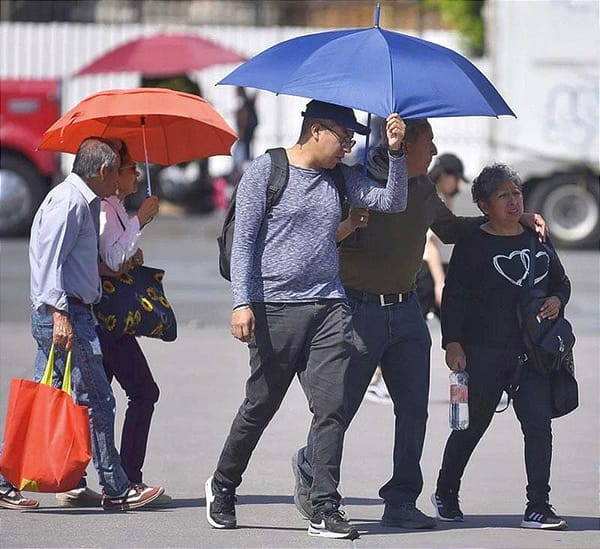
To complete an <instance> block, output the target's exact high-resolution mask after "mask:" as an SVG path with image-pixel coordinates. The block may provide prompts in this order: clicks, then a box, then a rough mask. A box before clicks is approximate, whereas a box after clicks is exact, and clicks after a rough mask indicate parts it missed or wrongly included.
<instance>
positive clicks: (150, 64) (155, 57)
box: [76, 34, 246, 77]
mask: <svg viewBox="0 0 600 549" xmlns="http://www.w3.org/2000/svg"><path fill="white" fill-rule="evenodd" d="M245 59H246V58H245V57H244V56H242V55H240V54H239V53H237V52H235V51H233V50H230V49H228V48H226V47H224V46H221V45H220V44H217V43H216V42H213V41H211V40H207V39H206V38H201V37H200V36H194V35H190V34H157V35H154V36H143V37H141V38H137V39H135V40H131V41H129V42H126V43H125V44H122V45H121V46H118V47H116V48H115V49H114V50H110V51H109V52H108V53H105V54H104V55H101V56H100V57H98V58H97V59H95V60H94V61H92V62H91V63H90V64H89V65H86V66H84V67H83V68H81V69H79V71H77V73H76V76H80V75H84V74H94V73H104V72H140V73H142V74H143V75H145V76H156V77H160V76H171V75H173V74H181V73H186V72H189V71H193V70H200V69H204V68H206V67H210V66H212V65H222V64H225V63H239V62H241V61H245Z"/></svg>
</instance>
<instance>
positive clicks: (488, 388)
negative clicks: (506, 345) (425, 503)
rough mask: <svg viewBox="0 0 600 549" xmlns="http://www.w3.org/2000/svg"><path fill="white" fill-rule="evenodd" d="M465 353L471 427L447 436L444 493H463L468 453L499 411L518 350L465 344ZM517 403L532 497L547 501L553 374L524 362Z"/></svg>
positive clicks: (442, 479)
mask: <svg viewBox="0 0 600 549" xmlns="http://www.w3.org/2000/svg"><path fill="white" fill-rule="evenodd" d="M465 354H466V356H467V371H468V372H469V376H470V379H469V428H468V429H466V430H464V431H452V433H451V434H450V437H449V438H448V441H447V442H446V448H445V450H444V457H443V461H442V468H441V470H440V473H439V476H438V481H437V489H438V491H439V492H441V493H444V492H448V491H454V492H456V493H458V490H459V488H460V480H461V478H462V475H463V473H464V470H465V467H466V466H467V463H468V461H469V458H470V457H471V454H472V453H473V450H475V446H477V443H478V442H479V440H480V439H481V437H482V436H483V434H484V433H485V431H486V429H487V428H488V426H489V424H490V423H491V421H492V418H493V417H494V412H495V410H496V406H497V405H498V403H499V402H500V398H501V397H502V391H503V389H504V387H506V386H507V383H508V382H509V381H510V379H511V377H512V369H513V368H514V365H515V358H514V353H511V352H508V351H505V350H497V349H487V348H483V347H474V346H466V348H465ZM514 409H515V413H516V415H517V418H518V420H519V422H520V424H521V430H522V432H523V438H524V441H525V469H526V472H527V499H528V501H529V502H531V503H543V502H546V501H548V494H549V493H550V486H549V482H550V463H551V460H552V425H551V405H550V378H549V377H548V376H543V375H541V374H538V373H537V372H536V371H535V370H534V369H533V368H529V367H527V366H524V367H523V369H522V373H521V378H520V385H519V390H518V392H517V395H516V396H515V399H514ZM500 451H503V448H502V447H500Z"/></svg>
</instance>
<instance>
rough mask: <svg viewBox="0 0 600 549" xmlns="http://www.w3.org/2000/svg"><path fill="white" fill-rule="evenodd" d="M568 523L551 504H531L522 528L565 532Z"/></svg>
mask: <svg viewBox="0 0 600 549" xmlns="http://www.w3.org/2000/svg"><path fill="white" fill-rule="evenodd" d="M566 527H567V521H566V520H565V519H564V518H562V517H559V516H558V515H557V514H556V513H555V512H554V509H552V506H551V505H550V504H549V503H542V504H537V505H536V504H530V505H528V506H527V508H526V509H525V515H524V516H523V521H522V522H521V528H539V529H542V530H563V529H565V528H566Z"/></svg>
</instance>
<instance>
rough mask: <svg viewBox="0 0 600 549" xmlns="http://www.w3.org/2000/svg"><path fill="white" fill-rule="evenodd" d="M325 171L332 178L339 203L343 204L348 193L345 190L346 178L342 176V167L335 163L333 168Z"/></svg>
mask: <svg viewBox="0 0 600 549" xmlns="http://www.w3.org/2000/svg"><path fill="white" fill-rule="evenodd" d="M327 171H328V172H329V175H330V176H331V178H332V179H333V182H334V184H335V188H336V189H337V191H338V194H339V196H340V203H341V204H342V206H343V205H344V202H345V201H346V197H347V196H348V193H347V192H346V179H345V178H344V172H342V167H341V166H340V165H339V164H336V166H335V168H333V169H331V170H327Z"/></svg>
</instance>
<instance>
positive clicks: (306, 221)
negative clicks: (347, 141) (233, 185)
mask: <svg viewBox="0 0 600 549" xmlns="http://www.w3.org/2000/svg"><path fill="white" fill-rule="evenodd" d="M341 168H342V170H343V173H344V178H345V181H346V192H347V194H348V199H349V201H350V203H351V204H352V205H354V206H359V207H365V208H370V209H373V210H379V211H390V212H400V211H403V210H404V209H405V208H406V197H407V175H406V164H405V160H404V157H393V156H390V170H389V176H388V181H387V185H386V186H385V187H384V186H382V185H380V184H379V183H377V182H376V181H373V180H371V179H369V178H368V177H366V176H365V175H363V173H362V171H359V170H357V169H353V168H350V167H348V166H345V165H341ZM270 170H271V157H270V156H269V155H268V154H264V155H262V156H259V157H258V158H257V159H256V160H254V162H252V164H250V166H249V167H248V169H247V170H246V172H245V173H244V176H243V177H242V179H241V181H240V183H239V186H238V190H237V195H236V209H235V231H234V237H233V246H232V251H231V284H232V290H233V306H234V307H237V306H238V305H242V304H248V303H251V302H298V301H314V300H316V299H336V298H338V299H339V298H344V297H345V293H344V289H343V287H342V284H341V282H340V277H339V267H338V253H337V245H336V239H335V234H336V230H337V226H338V224H339V223H340V220H341V213H342V212H341V207H340V199H339V196H338V191H337V189H336V186H335V183H334V181H333V179H332V178H331V177H330V176H329V174H328V173H327V172H326V171H325V170H317V169H304V168H299V167H296V166H292V165H290V177H289V181H288V183H287V185H286V187H285V188H284V190H283V192H282V193H281V196H280V198H279V201H278V202H277V204H275V206H274V208H273V209H272V210H271V212H270V214H269V215H268V216H267V218H265V209H266V198H267V185H268V180H269V173H270Z"/></svg>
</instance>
